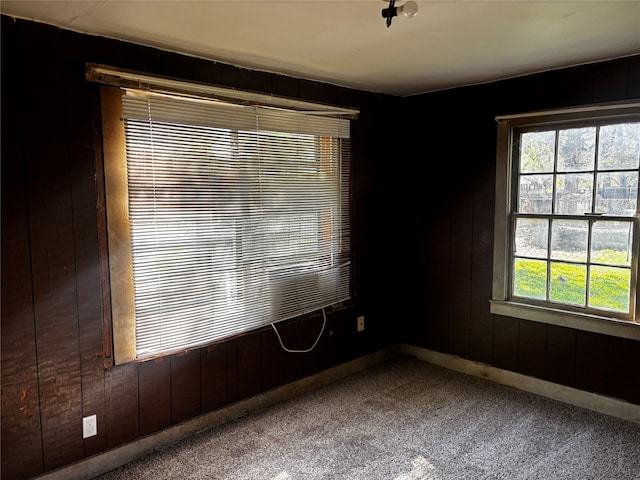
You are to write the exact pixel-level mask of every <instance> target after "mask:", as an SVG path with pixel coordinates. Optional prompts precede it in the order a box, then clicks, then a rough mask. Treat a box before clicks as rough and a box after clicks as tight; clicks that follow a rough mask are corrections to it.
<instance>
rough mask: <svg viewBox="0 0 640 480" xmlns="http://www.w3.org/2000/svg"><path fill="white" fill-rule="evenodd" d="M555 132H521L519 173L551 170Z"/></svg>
mask: <svg viewBox="0 0 640 480" xmlns="http://www.w3.org/2000/svg"><path fill="white" fill-rule="evenodd" d="M555 146H556V132H555V131H553V130H552V131H550V132H529V133H523V134H522V136H521V138H520V173H540V172H552V171H553V158H554V156H555V155H554V154H555Z"/></svg>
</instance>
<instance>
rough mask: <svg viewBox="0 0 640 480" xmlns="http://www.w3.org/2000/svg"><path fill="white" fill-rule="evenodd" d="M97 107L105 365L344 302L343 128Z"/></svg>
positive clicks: (213, 110) (202, 103) (179, 110)
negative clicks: (105, 260) (109, 336)
mask: <svg viewBox="0 0 640 480" xmlns="http://www.w3.org/2000/svg"><path fill="white" fill-rule="evenodd" d="M102 98H103V124H104V135H105V184H106V194H107V208H106V210H107V225H108V239H109V262H110V273H111V300H112V312H113V314H112V315H113V326H114V329H113V335H114V355H115V361H116V363H122V362H124V361H130V360H133V359H142V358H145V357H151V356H156V355H159V354H165V353H170V352H175V351H179V350H184V349H187V348H191V347H196V346H199V345H203V344H206V343H211V342H213V341H215V340H218V339H222V338H226V337H229V336H232V335H235V334H239V333H242V332H245V331H248V330H252V329H255V328H258V327H261V326H264V325H268V324H272V323H275V322H279V321H282V320H286V319H289V318H292V317H295V316H299V315H302V314H305V313H308V312H311V311H314V310H319V309H322V308H324V307H327V306H329V305H334V304H337V303H340V302H343V301H346V300H348V299H349V298H350V270H351V267H350V224H349V171H350V163H349V161H350V145H349V132H350V121H349V120H348V119H344V118H338V117H336V116H332V115H327V112H317V113H314V112H304V113H303V112H299V111H294V110H290V109H282V108H273V107H271V106H267V107H262V106H257V105H244V104H238V103H230V102H228V101H220V100H217V101H214V100H210V99H203V98H192V97H188V96H177V95H173V94H166V93H164V94H158V93H153V92H149V91H140V90H135V89H116V88H114V87H103V91H102ZM120 119H122V120H120Z"/></svg>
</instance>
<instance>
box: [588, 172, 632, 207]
mask: <svg viewBox="0 0 640 480" xmlns="http://www.w3.org/2000/svg"><path fill="white" fill-rule="evenodd" d="M597 193H598V194H597V196H596V213H606V214H607V215H625V216H631V215H635V213H636V208H637V200H638V172H611V173H599V174H598V190H597Z"/></svg>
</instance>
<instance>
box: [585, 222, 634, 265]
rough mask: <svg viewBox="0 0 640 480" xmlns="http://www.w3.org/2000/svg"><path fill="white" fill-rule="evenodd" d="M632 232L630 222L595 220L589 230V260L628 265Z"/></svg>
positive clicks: (629, 263) (629, 262)
mask: <svg viewBox="0 0 640 480" xmlns="http://www.w3.org/2000/svg"><path fill="white" fill-rule="evenodd" d="M632 232H633V225H632V223H631V222H608V221H598V222H595V223H594V224H593V229H592V231H591V261H592V262H594V263H606V264H607V265H618V266H630V265H631V246H632V245H633V234H632Z"/></svg>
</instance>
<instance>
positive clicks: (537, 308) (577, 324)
mask: <svg viewBox="0 0 640 480" xmlns="http://www.w3.org/2000/svg"><path fill="white" fill-rule="evenodd" d="M605 119H616V120H617V119H623V120H627V119H628V120H629V121H638V120H640V102H638V101H631V102H624V103H612V104H599V105H593V106H587V107H578V108H573V109H563V110H551V111H542V112H533V113H527V114H522V115H505V116H498V117H496V121H497V123H498V127H497V130H498V134H497V146H496V192H495V223H494V254H493V283H492V298H491V302H490V311H491V313H492V314H496V315H502V316H505V317H512V318H518V319H524V320H530V321H535V322H541V323H545V324H550V325H557V326H563V327H570V328H574V329H577V330H584V331H590V332H595V333H601V334H606V335H612V336H616V337H623V338H631V339H636V340H639V339H640V323H639V321H640V300H639V298H640V288H639V285H638V280H637V279H636V278H632V285H631V288H632V292H631V293H632V296H631V298H632V299H635V300H634V305H632V310H633V316H632V318H630V319H626V320H623V319H620V318H616V317H615V316H607V315H606V314H603V315H600V314H592V313H587V312H585V311H580V309H575V308H563V307H562V306H559V305H557V304H552V303H546V302H539V303H537V304H533V303H532V304H529V303H522V302H518V301H515V300H513V299H512V298H511V281H512V279H511V261H512V251H513V246H512V244H513V240H512V238H513V233H512V229H513V227H512V222H511V216H512V211H513V208H515V205H514V204H515V200H514V198H513V194H514V189H516V188H517V173H516V170H517V169H515V168H513V167H512V162H515V161H517V159H514V158H513V150H514V149H513V146H514V140H515V138H514V135H515V131H516V130H517V129H521V128H527V127H538V126H551V127H553V125H554V124H568V123H571V122H583V121H590V120H591V121H594V122H597V121H601V120H605ZM639 208H640V206H639ZM637 226H638V214H636V221H635V231H636V232H637V231H638V228H637ZM637 237H638V235H637V234H636V235H635V236H634V240H635V241H634V245H633V247H632V249H633V259H632V262H634V263H635V268H634V270H636V269H637V265H638V261H639V256H640V253H639V247H638V243H639V241H638V238H637ZM636 293H638V294H636ZM632 301H633V300H632Z"/></svg>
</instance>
